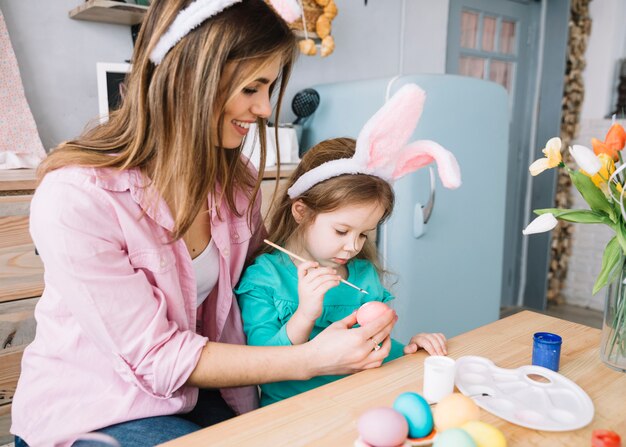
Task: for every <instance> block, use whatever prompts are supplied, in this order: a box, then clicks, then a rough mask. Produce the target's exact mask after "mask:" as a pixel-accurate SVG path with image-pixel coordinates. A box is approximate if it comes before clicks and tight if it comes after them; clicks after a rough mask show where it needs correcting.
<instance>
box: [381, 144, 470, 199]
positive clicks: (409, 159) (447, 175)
mask: <svg viewBox="0 0 626 447" xmlns="http://www.w3.org/2000/svg"><path fill="white" fill-rule="evenodd" d="M433 161H435V162H437V172H439V178H441V183H443V186H445V187H446V188H450V189H456V188H458V187H459V186H461V169H460V168H459V163H458V162H457V161H456V158H455V157H454V155H452V152H450V151H448V150H446V149H444V148H443V147H441V146H440V145H439V144H437V143H435V142H434V141H430V140H419V141H416V142H414V143H411V144H409V145H408V146H406V147H405V148H404V150H403V151H402V154H400V157H399V158H398V161H397V164H396V166H397V167H396V170H395V171H394V172H393V175H392V177H393V179H394V180H396V179H398V178H400V177H402V176H403V175H406V174H409V173H411V172H414V171H416V170H418V169H419V168H422V167H424V166H426V165H429V164H430V163H432V162H433Z"/></svg>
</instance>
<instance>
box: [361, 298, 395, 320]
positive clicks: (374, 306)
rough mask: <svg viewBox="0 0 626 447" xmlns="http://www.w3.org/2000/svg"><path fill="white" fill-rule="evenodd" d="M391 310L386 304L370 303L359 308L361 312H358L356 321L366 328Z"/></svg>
mask: <svg viewBox="0 0 626 447" xmlns="http://www.w3.org/2000/svg"><path fill="white" fill-rule="evenodd" d="M388 309H389V306H387V305H386V304H385V303H381V302H380V301H368V302H367V303H365V304H363V305H362V306H361V307H359V310H357V312H356V321H357V322H358V323H359V324H360V325H361V326H365V325H366V324H367V323H369V322H370V321H373V320H375V319H376V318H378V317H380V316H381V315H382V314H384V313H385V311H386V310H388Z"/></svg>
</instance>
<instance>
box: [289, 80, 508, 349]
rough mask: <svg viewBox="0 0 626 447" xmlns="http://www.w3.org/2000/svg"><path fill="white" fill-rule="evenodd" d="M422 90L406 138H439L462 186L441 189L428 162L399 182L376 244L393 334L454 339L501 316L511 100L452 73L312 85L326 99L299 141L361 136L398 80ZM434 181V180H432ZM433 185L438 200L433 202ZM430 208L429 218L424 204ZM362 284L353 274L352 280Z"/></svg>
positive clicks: (498, 89)
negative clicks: (394, 318)
mask: <svg viewBox="0 0 626 447" xmlns="http://www.w3.org/2000/svg"><path fill="white" fill-rule="evenodd" d="M410 82H413V83H416V84H418V85H419V86H420V87H422V89H424V90H425V92H426V103H425V105H424V112H423V114H422V117H421V119H420V121H419V123H418V125H417V128H416V130H415V132H414V134H413V137H412V138H411V140H410V141H413V140H417V139H429V140H434V141H436V142H438V143H439V144H441V145H442V146H444V147H445V148H447V149H448V150H450V151H452V152H453V153H454V154H455V155H456V157H457V159H458V161H459V164H460V166H461V173H462V178H463V184H462V186H461V187H460V188H459V189H457V190H447V189H445V188H444V187H443V186H442V185H441V182H440V180H439V178H438V177H437V175H436V174H435V176H434V177H433V178H431V175H430V171H429V169H428V168H423V169H421V170H420V171H418V172H416V173H414V174H411V175H408V176H406V177H404V178H402V179H400V180H399V181H398V182H396V184H395V185H394V190H395V193H396V206H395V210H394V213H393V215H392V217H391V218H390V220H389V221H388V222H387V223H386V224H385V225H384V226H383V227H381V228H380V230H379V234H378V241H377V244H378V247H379V251H380V253H381V255H382V257H383V260H384V265H385V268H386V270H388V271H389V272H390V273H391V275H388V279H390V280H391V284H390V287H389V288H390V290H391V292H392V293H393V294H394V295H395V296H396V300H395V301H394V304H393V307H394V308H395V309H396V310H397V312H398V314H399V316H400V319H399V321H398V323H397V325H396V328H395V329H394V334H393V335H394V337H395V338H397V339H398V340H400V341H403V342H406V341H408V339H409V338H410V337H411V335H413V334H415V333H418V332H443V333H445V335H446V336H447V337H452V336H455V335H457V334H459V333H462V332H466V331H468V330H471V329H473V328H476V327H478V326H481V325H483V324H486V323H489V322H491V321H494V320H497V319H498V317H499V309H500V293H501V285H502V260H503V256H506V253H503V238H504V223H505V209H506V204H505V195H506V169H507V157H508V125H509V124H508V123H509V119H508V113H509V111H508V99H507V94H506V92H505V90H504V89H503V88H502V87H500V86H499V85H497V84H494V83H491V82H486V81H482V80H477V79H472V78H466V77H460V76H452V75H410V76H402V77H397V78H390V79H377V80H366V81H354V82H342V83H334V84H324V85H317V86H314V87H313V88H315V89H316V90H317V91H318V92H319V94H320V105H319V107H318V109H317V110H316V112H315V113H314V114H313V115H312V116H311V117H310V118H309V119H308V120H307V121H306V122H305V124H304V129H303V135H302V143H301V145H302V147H304V148H308V147H311V146H312V145H314V144H315V143H317V142H319V141H321V140H323V139H326V138H332V137H341V136H348V137H353V138H356V137H357V135H358V133H359V131H360V129H361V127H362V126H363V124H365V122H366V121H367V120H368V119H369V118H370V116H372V115H373V114H374V113H375V112H376V111H377V110H378V109H379V108H380V107H381V105H382V104H383V103H384V101H385V98H387V97H390V96H391V95H393V93H395V92H396V91H397V90H398V89H399V88H400V87H401V86H402V85H404V84H406V83H410ZM433 180H434V181H433ZM431 184H432V185H433V186H434V189H435V193H434V197H435V199H434V202H433V201H432V200H431ZM430 205H433V206H432V210H431V211H432V212H431V214H430V217H429V219H428V222H427V223H426V224H424V215H428V212H429V210H428V208H430ZM355 282H356V281H355Z"/></svg>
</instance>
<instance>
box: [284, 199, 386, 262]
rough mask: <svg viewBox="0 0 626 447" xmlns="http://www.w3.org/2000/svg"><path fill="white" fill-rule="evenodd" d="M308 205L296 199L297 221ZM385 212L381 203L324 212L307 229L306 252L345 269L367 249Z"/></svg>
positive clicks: (300, 218) (308, 256)
mask: <svg viewBox="0 0 626 447" xmlns="http://www.w3.org/2000/svg"><path fill="white" fill-rule="evenodd" d="M305 210H306V205H304V204H303V203H302V202H298V201H296V202H295V203H294V205H293V206H292V212H293V214H294V218H295V219H296V222H298V223H300V222H301V221H302V216H303V213H304V212H305ZM384 212H385V210H384V208H383V207H382V205H380V204H379V203H378V202H374V203H369V204H360V205H346V206H343V207H341V208H339V209H337V210H335V211H330V212H328V213H321V214H318V215H317V216H316V217H315V220H314V221H313V223H311V224H310V225H309V226H308V227H307V228H306V229H305V231H304V244H305V246H304V247H303V249H304V250H303V251H304V253H301V254H302V255H303V256H304V257H307V258H308V259H314V260H316V261H317V262H319V263H320V265H323V266H326V267H334V268H341V266H344V265H345V264H346V263H347V262H348V261H349V260H350V259H352V258H354V257H355V256H356V255H357V254H358V253H359V252H360V251H361V249H362V248H363V244H364V243H365V241H366V239H367V233H368V232H370V231H373V230H375V229H376V226H377V225H378V222H380V219H382V217H383V213H384Z"/></svg>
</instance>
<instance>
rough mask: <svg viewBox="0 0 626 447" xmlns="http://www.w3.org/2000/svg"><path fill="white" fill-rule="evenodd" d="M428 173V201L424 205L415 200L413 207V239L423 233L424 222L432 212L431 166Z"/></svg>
mask: <svg viewBox="0 0 626 447" xmlns="http://www.w3.org/2000/svg"><path fill="white" fill-rule="evenodd" d="M428 173H429V174H430V195H429V197H428V202H426V205H422V204H421V203H419V202H417V203H416V204H415V208H414V209H413V236H414V237H415V239H419V238H420V237H422V236H423V235H424V232H425V231H426V224H427V223H428V221H429V219H430V216H431V215H432V214H433V207H434V206H435V171H434V170H433V168H432V167H429V168H428Z"/></svg>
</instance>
